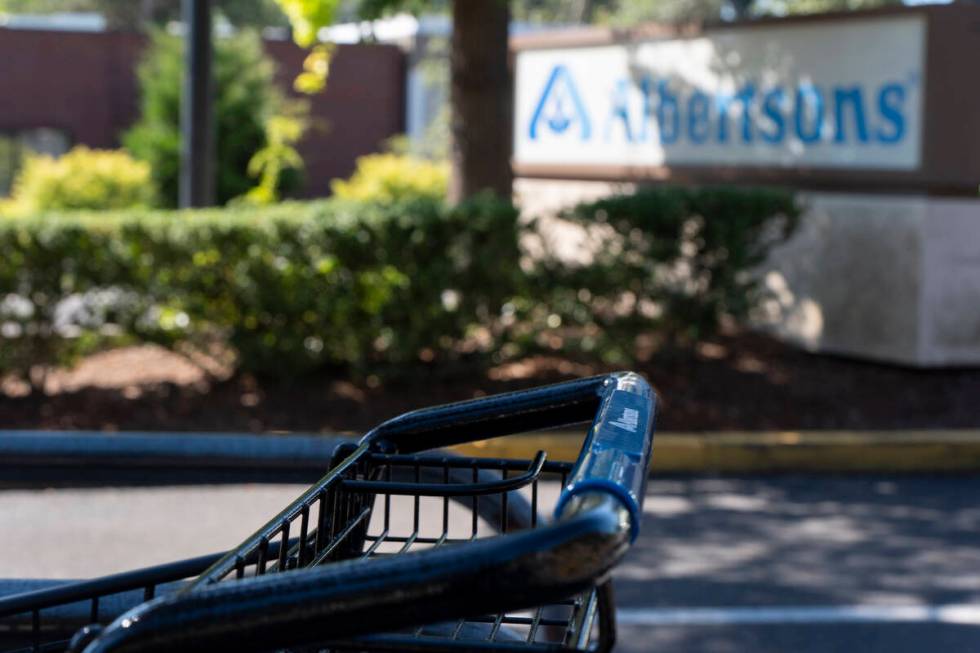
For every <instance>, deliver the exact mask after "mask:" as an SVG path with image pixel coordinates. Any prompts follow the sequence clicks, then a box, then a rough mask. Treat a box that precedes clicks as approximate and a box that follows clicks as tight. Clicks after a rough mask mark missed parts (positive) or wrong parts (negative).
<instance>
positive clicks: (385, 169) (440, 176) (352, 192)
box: [330, 153, 449, 202]
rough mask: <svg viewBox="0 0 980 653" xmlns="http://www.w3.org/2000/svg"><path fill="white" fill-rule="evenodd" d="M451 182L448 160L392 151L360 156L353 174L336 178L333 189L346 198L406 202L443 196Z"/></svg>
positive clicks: (437, 198) (332, 185) (336, 194)
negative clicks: (430, 159) (437, 160)
mask: <svg viewBox="0 0 980 653" xmlns="http://www.w3.org/2000/svg"><path fill="white" fill-rule="evenodd" d="M448 186H449V164H448V163H445V162H434V161H429V160H427V159H421V158H418V157H414V156H410V155H407V154H395V153H390V154H369V155H367V156H362V157H359V158H358V159H357V169H356V170H355V171H354V174H353V175H351V178H350V179H348V180H346V181H345V180H343V179H335V180H334V181H332V182H331V183H330V190H331V191H332V192H333V194H334V195H335V196H336V197H340V198H343V199H351V200H364V201H376V202H402V201H405V200H410V199H414V198H429V199H433V200H441V199H443V198H444V197H445V196H446V189H447V188H448Z"/></svg>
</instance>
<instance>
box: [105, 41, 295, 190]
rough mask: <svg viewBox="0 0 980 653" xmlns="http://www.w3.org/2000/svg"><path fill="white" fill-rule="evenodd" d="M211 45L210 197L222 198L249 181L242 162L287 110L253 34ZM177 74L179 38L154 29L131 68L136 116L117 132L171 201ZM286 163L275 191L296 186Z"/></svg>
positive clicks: (176, 151)
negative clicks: (136, 87)
mask: <svg viewBox="0 0 980 653" xmlns="http://www.w3.org/2000/svg"><path fill="white" fill-rule="evenodd" d="M214 49H215V52H214V116H215V125H214V129H215V171H216V175H215V197H216V200H217V201H218V202H219V203H221V204H223V203H225V202H227V201H228V200H230V199H232V198H235V197H238V196H240V195H243V194H245V193H247V192H248V191H249V190H250V189H251V188H252V187H253V186H254V185H255V179H254V177H253V176H251V175H250V174H249V170H248V168H249V162H250V161H251V160H252V158H253V156H254V155H255V154H256V153H257V152H260V151H262V150H263V149H264V148H265V147H266V146H267V145H268V144H269V138H268V131H267V126H268V125H269V124H270V120H271V119H272V118H273V117H275V116H280V115H283V114H284V113H285V112H286V105H287V101H286V99H285V97H284V95H283V94H282V92H281V91H279V90H278V89H277V87H276V86H275V83H274V73H275V71H274V66H273V63H272V61H271V60H270V59H269V58H268V57H267V56H266V55H265V54H264V53H263V51H262V44H261V41H260V40H259V38H258V36H257V35H256V34H255V33H253V32H242V33H240V34H238V35H237V36H235V37H232V38H226V39H225V38H223V39H217V40H216V41H215V45H214ZM183 74H184V72H183V43H182V42H181V40H180V39H178V38H175V37H172V36H169V35H166V34H163V33H161V32H156V33H154V34H153V35H152V38H151V44H150V47H149V50H148V52H147V55H146V58H145V59H144V61H143V62H142V63H141V64H140V67H139V73H138V75H139V81H140V88H141V91H142V96H141V109H142V110H141V116H140V119H139V121H138V122H137V123H136V124H135V125H134V126H133V127H132V129H130V130H129V131H128V132H127V133H126V134H125V135H124V137H123V142H124V144H125V146H126V148H127V149H128V150H129V151H130V152H131V153H132V154H133V155H134V156H135V157H137V158H139V159H142V160H145V161H147V162H149V163H150V166H151V167H152V169H153V177H154V180H155V182H156V185H157V188H158V189H159V192H160V200H161V203H162V204H163V205H164V206H176V205H177V189H178V179H179V174H180V94H181V88H182V81H181V80H182V77H183ZM290 163H291V164H292V171H293V172H292V173H291V174H282V175H280V177H279V186H278V188H276V189H275V191H276V193H281V192H283V191H288V190H290V189H291V188H294V187H295V186H296V185H297V182H298V175H297V174H296V166H295V161H290Z"/></svg>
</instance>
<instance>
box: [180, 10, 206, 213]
mask: <svg viewBox="0 0 980 653" xmlns="http://www.w3.org/2000/svg"><path fill="white" fill-rule="evenodd" d="M182 14H183V21H184V30H185V32H184V43H185V55H184V88H183V93H182V95H181V106H180V131H181V146H180V206H181V208H189V207H194V206H210V205H211V204H214V167H213V161H214V140H213V138H212V131H213V130H212V125H213V118H212V115H211V52H212V51H211V0H183V5H182Z"/></svg>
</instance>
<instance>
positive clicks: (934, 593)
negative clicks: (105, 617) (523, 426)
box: [0, 476, 980, 653]
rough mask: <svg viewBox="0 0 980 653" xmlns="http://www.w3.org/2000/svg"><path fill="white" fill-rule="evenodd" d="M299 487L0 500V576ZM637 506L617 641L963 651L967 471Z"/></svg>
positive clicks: (666, 494) (130, 543) (116, 552)
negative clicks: (640, 519) (641, 514)
mask: <svg viewBox="0 0 980 653" xmlns="http://www.w3.org/2000/svg"><path fill="white" fill-rule="evenodd" d="M301 489H302V488H300V487H297V486H225V487H184V488H150V489H147V488H143V489H127V490H59V491H53V490H48V491H40V492H24V491H10V492H0V533H3V538H4V540H3V552H4V555H3V556H0V577H15V576H18V577H24V576H29V577H48V578H55V577H82V576H90V575H97V574H104V573H110V572H114V571H121V570H124V569H129V568H133V567H137V566H142V565H147V564H153V563H158V562H164V561H167V560H171V559H174V558H180V557H186V556H191V555H195V554H200V553H207V552H212V551H217V550H221V549H223V548H226V547H228V546H231V545H232V544H234V543H236V542H237V541H239V540H241V539H242V538H244V537H245V536H246V535H248V534H249V533H251V532H252V531H253V530H254V529H255V528H256V527H258V526H260V525H261V524H262V523H263V522H264V521H265V520H266V519H267V518H268V517H270V516H272V515H274V514H275V513H276V512H277V511H278V509H280V508H281V507H282V506H284V505H285V504H286V503H288V502H289V501H290V500H291V499H293V498H295V496H296V495H298V494H299V492H300V491H301ZM543 496H544V493H543ZM645 512H646V517H645V523H644V524H643V534H642V536H641V537H640V539H639V540H638V542H637V544H636V547H635V548H634V550H633V551H632V552H631V553H630V554H629V557H628V558H627V560H626V561H625V563H624V564H622V565H621V566H620V567H619V570H618V571H617V574H616V590H617V603H618V605H619V608H620V622H621V625H620V638H619V641H620V643H619V646H618V647H617V650H619V651H623V652H627V651H629V652H640V651H656V652H661V651H678V652H680V651H684V652H685V653H691V652H695V651H711V652H715V651H717V652H719V653H724V652H729V651H752V652H759V651H887V652H888V653H895V652H896V651H957V652H959V651H980V477H947V478H912V477H906V478H901V477H894V478H884V477H882V478H838V479H834V478H829V477H799V476H794V477H772V478H744V479H731V478H719V479H707V478H676V479H655V480H651V482H650V484H649V486H648V496H647V501H646V506H645Z"/></svg>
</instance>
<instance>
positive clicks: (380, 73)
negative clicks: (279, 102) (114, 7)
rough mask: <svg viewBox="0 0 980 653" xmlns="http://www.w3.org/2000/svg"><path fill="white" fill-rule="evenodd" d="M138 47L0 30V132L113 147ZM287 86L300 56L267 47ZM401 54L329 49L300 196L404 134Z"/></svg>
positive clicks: (80, 35)
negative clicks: (44, 130) (53, 134)
mask: <svg viewBox="0 0 980 653" xmlns="http://www.w3.org/2000/svg"><path fill="white" fill-rule="evenodd" d="M145 43H146V40H145V38H144V37H142V36H140V35H138V34H133V33H124V32H100V33H85V32H62V31H44V30H14V29H2V28H0V132H6V131H19V130H23V129H30V128H34V127H53V128H57V129H60V130H63V131H65V132H66V133H67V135H68V137H69V139H70V141H71V142H72V143H73V144H84V145H89V146H91V147H102V148H105V147H117V146H118V145H119V135H120V134H121V133H122V131H123V130H125V129H126V128H127V127H129V126H130V125H131V124H132V123H133V122H134V121H135V120H136V118H137V117H138V110H139V106H138V102H139V96H138V94H139V89H138V87H137V84H136V78H135V68H136V65H137V63H138V61H139V57H140V53H141V52H142V49H143V47H144V45H145ZM266 50H267V52H268V53H269V54H270V55H271V56H272V57H273V59H275V60H276V62H277V63H278V67H279V73H278V80H279V82H280V83H281V84H282V85H283V88H285V89H291V86H292V80H293V78H294V77H295V75H296V73H297V72H298V71H299V70H300V69H301V68H302V62H303V58H304V56H305V54H304V52H303V51H302V50H300V49H299V48H297V47H296V46H295V45H293V44H292V43H290V42H285V41H267V42H266ZM404 74H405V72H404V56H403V54H402V53H401V51H400V50H398V49H397V48H396V47H394V46H387V45H342V46H338V47H337V50H336V54H335V57H334V59H333V61H332V63H331V66H330V78H329V81H328V84H327V89H326V91H325V92H324V93H321V94H319V95H317V96H315V97H314V98H313V99H312V102H311V118H312V122H313V124H314V128H313V129H311V130H310V132H309V134H308V135H307V137H306V138H305V140H304V142H303V143H302V144H301V147H300V150H301V152H302V154H303V157H304V160H305V162H306V186H305V189H304V194H305V195H307V196H317V195H324V194H326V193H327V192H329V180H330V179H331V178H333V177H345V176H347V175H349V174H350V172H351V170H353V168H354V160H355V159H356V158H357V157H358V156H361V155H363V154H367V153H370V152H373V151H376V150H377V148H378V146H379V144H380V143H381V142H382V141H383V140H385V139H386V138H388V137H390V136H392V135H394V134H397V133H400V132H402V131H403V130H404V98H403V95H404V91H403V89H404Z"/></svg>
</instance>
